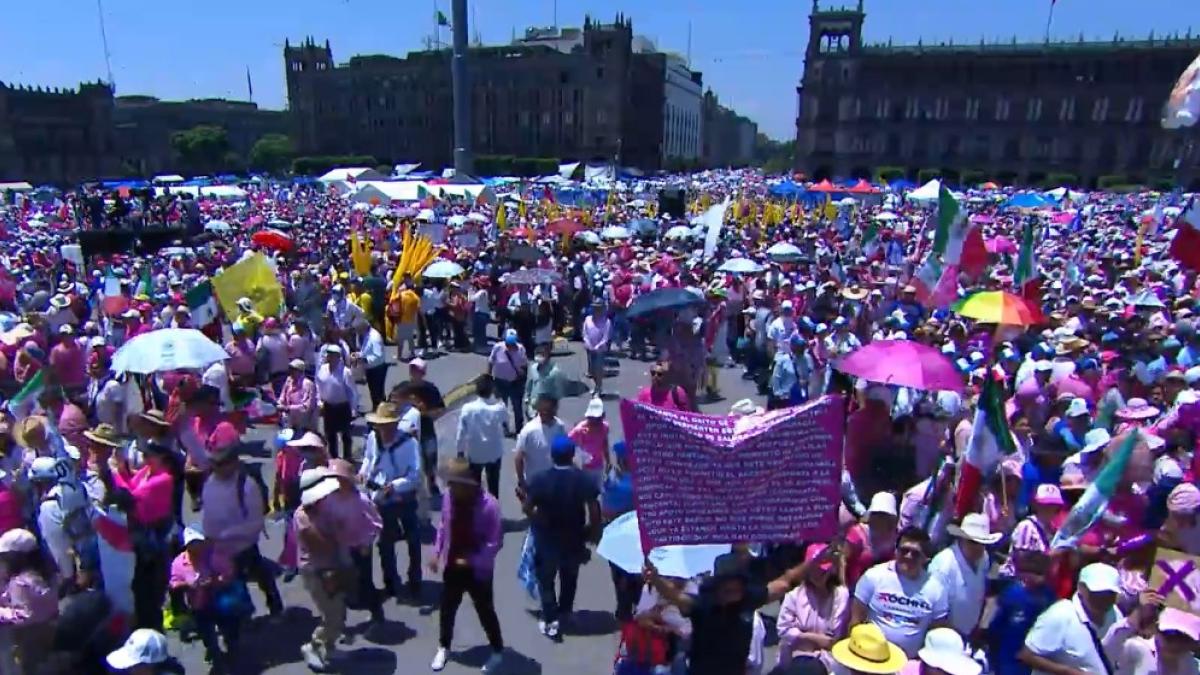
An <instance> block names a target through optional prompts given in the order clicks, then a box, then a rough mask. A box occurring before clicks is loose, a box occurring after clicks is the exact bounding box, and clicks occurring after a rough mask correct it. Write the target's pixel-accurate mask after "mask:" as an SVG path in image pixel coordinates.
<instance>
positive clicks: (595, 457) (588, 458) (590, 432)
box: [567, 420, 608, 471]
mask: <svg viewBox="0 0 1200 675" xmlns="http://www.w3.org/2000/svg"><path fill="white" fill-rule="evenodd" d="M567 437H568V438H570V439H571V440H572V441H574V442H575V445H576V446H578V447H579V450H580V451H582V452H583V453H585V456H584V462H583V468H584V469H587V470H589V471H599V470H603V469H604V457H605V455H607V454H608V422H605V421H604V420H600V421H599V422H598V423H597V424H594V425H593V424H591V423H589V422H588V420H583V421H582V422H580V423H579V424H576V425H575V427H574V428H573V429H571V431H569V432H568V433H567Z"/></svg>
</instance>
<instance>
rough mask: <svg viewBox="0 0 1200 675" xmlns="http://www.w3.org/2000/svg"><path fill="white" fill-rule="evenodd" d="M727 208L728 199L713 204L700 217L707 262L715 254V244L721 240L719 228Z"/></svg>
mask: <svg viewBox="0 0 1200 675" xmlns="http://www.w3.org/2000/svg"><path fill="white" fill-rule="evenodd" d="M728 208H729V198H728V197H726V198H725V201H723V202H721V203H720V204H713V205H712V206H710V207H708V210H707V211H705V212H704V214H703V215H702V216H700V218H699V220H700V221H701V222H703V223H704V227H705V233H704V259H705V260H708V259H710V258H712V257H713V255H714V254H715V253H716V252H717V242H718V241H720V240H721V226H722V225H723V224H724V223H725V210H726V209H728Z"/></svg>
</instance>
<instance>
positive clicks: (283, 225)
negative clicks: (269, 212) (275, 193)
mask: <svg viewBox="0 0 1200 675" xmlns="http://www.w3.org/2000/svg"><path fill="white" fill-rule="evenodd" d="M294 224H295V223H292V222H289V221H286V220H280V219H278V218H275V219H274V220H271V221H268V222H267V225H269V226H270V227H273V228H275V229H277V230H286V229H288V228H289V227H291V226H292V225H294Z"/></svg>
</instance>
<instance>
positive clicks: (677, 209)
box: [658, 188, 687, 218]
mask: <svg viewBox="0 0 1200 675" xmlns="http://www.w3.org/2000/svg"><path fill="white" fill-rule="evenodd" d="M658 215H660V216H670V217H672V218H682V217H684V216H685V215H687V191H686V190H684V189H683V188H664V189H662V190H659V191H658Z"/></svg>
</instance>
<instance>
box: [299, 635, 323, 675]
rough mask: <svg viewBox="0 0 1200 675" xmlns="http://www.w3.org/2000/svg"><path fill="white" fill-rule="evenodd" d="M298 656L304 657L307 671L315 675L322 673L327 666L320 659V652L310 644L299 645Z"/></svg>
mask: <svg viewBox="0 0 1200 675" xmlns="http://www.w3.org/2000/svg"><path fill="white" fill-rule="evenodd" d="M300 656H302V657H304V663H305V664H306V665H307V666H308V669H309V670H311V671H313V672H316V673H321V672H324V671H325V668H326V667H327V665H328V664H326V663H325V659H323V658H321V651H320V650H319V649H318V648H317V646H316V645H314V644H313V643H311V642H305V643H304V644H303V645H300Z"/></svg>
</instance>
